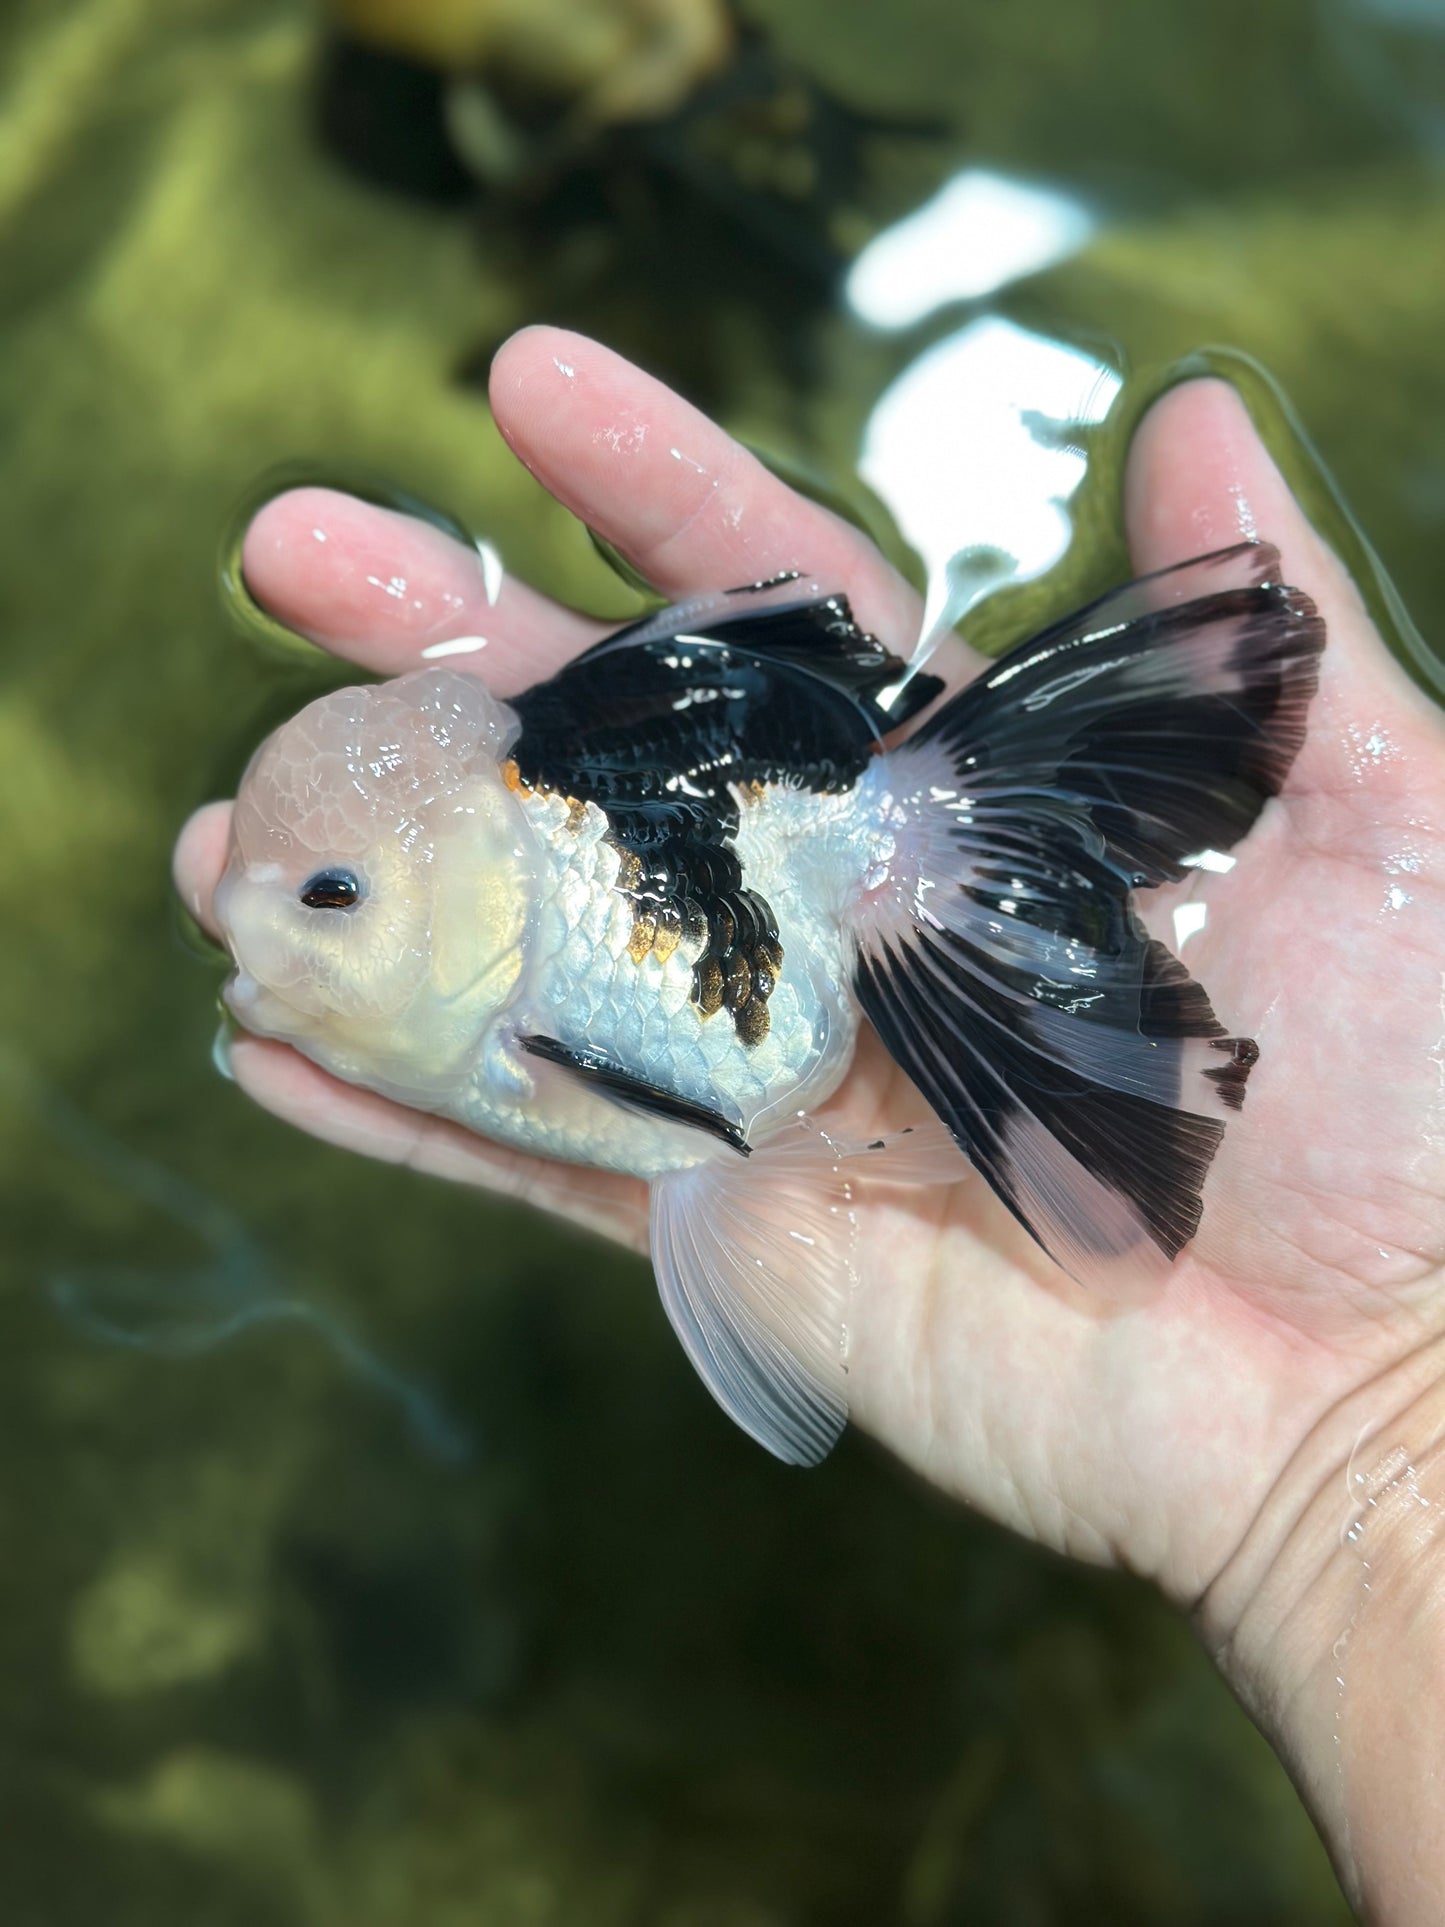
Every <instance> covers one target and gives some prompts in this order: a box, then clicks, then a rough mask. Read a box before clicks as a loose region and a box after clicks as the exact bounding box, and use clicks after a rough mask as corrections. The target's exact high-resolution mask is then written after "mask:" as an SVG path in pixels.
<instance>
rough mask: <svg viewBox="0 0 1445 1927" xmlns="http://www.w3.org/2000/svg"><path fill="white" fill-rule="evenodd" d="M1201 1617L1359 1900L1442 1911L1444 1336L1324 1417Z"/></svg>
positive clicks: (1389, 1907)
mask: <svg viewBox="0 0 1445 1927" xmlns="http://www.w3.org/2000/svg"><path fill="white" fill-rule="evenodd" d="M1197 1617H1198V1623H1199V1627H1200V1631H1201V1633H1202V1635H1203V1638H1204V1640H1205V1642H1206V1644H1207V1645H1208V1647H1209V1649H1210V1651H1211V1652H1212V1653H1213V1655H1214V1657H1215V1660H1216V1662H1217V1664H1218V1665H1219V1667H1220V1670H1221V1671H1222V1672H1223V1673H1224V1675H1225V1678H1226V1679H1227V1680H1228V1681H1229V1683H1230V1685H1231V1687H1232V1688H1233V1689H1234V1691H1235V1692H1236V1694H1237V1695H1238V1696H1239V1698H1240V1699H1241V1701H1242V1702H1243V1703H1244V1705H1245V1707H1246V1708H1247V1709H1248V1711H1249V1712H1250V1714H1251V1716H1252V1717H1253V1718H1254V1719H1255V1721H1256V1723H1257V1724H1258V1725H1259V1726H1260V1727H1261V1729H1262V1730H1263V1731H1264V1732H1265V1734H1266V1735H1267V1736H1268V1737H1269V1739H1270V1740H1271V1741H1272V1743H1273V1744H1274V1745H1275V1747H1276V1750H1277V1751H1278V1752H1279V1753H1280V1755H1281V1757H1282V1759H1283V1760H1284V1762H1285V1764H1286V1766H1287V1767H1288V1768H1289V1770H1290V1772H1291V1774H1292V1775H1293V1777H1294V1779H1295V1782H1296V1784H1297V1785H1298V1787H1299V1789H1300V1792H1301V1794H1302V1796H1303V1798H1304V1800H1305V1802H1306V1804H1307V1805H1308V1807H1309V1808H1310V1810H1311V1812H1312V1814H1313V1815H1314V1818H1315V1821H1316V1823H1317V1825H1318V1826H1319V1828H1320V1830H1321V1833H1322V1834H1323V1836H1324V1839H1325V1843H1326V1845H1327V1846H1328V1847H1329V1849H1330V1852H1331V1854H1332V1856H1333V1858H1334V1861H1335V1866H1336V1870H1337V1872H1338V1873H1339V1876H1340V1880H1341V1884H1342V1885H1343V1886H1344V1888H1345V1891H1346V1893H1347V1894H1348V1895H1349V1897H1350V1899H1351V1901H1352V1902H1353V1903H1354V1905H1355V1906H1356V1907H1357V1908H1359V1909H1360V1911H1361V1912H1362V1914H1363V1915H1364V1917H1365V1918H1366V1919H1367V1920H1371V1921H1378V1922H1383V1923H1389V1927H1414V1923H1416V1922H1419V1923H1435V1922H1438V1921H1439V1920H1441V1919H1445V1814H1442V1811H1441V1789H1445V1339H1432V1340H1430V1341H1429V1342H1428V1343H1425V1344H1422V1345H1421V1346H1420V1347H1419V1348H1418V1349H1417V1350H1415V1351H1414V1352H1412V1353H1411V1354H1410V1355H1409V1356H1408V1357H1407V1358H1405V1359H1403V1360H1401V1361H1399V1362H1397V1363H1396V1364H1394V1365H1392V1366H1391V1367H1390V1368H1389V1369H1388V1370H1386V1371H1384V1372H1382V1373H1379V1374H1377V1375H1376V1376H1374V1377H1372V1378H1371V1379H1370V1380H1369V1381H1368V1382H1367V1383H1366V1384H1364V1385H1362V1386H1361V1387H1359V1388H1358V1389H1357V1390H1356V1391H1355V1392H1353V1393H1352V1394H1351V1395H1350V1396H1349V1397H1348V1398H1347V1399H1345V1400H1343V1401H1341V1402H1340V1403H1339V1404H1338V1405H1336V1406H1334V1407H1333V1408H1332V1409H1331V1411H1330V1412H1329V1413H1328V1414H1327V1415H1326V1417H1325V1418H1323V1419H1322V1420H1321V1421H1320V1422H1319V1424H1317V1425H1316V1426H1315V1428H1314V1430H1313V1431H1312V1432H1311V1434H1310V1436H1309V1437H1308V1438H1307V1439H1306V1440H1305V1441H1304V1443H1303V1444H1302V1445H1301V1447H1300V1449H1299V1451H1298V1452H1297V1453H1296V1454H1295V1455H1294V1458H1293V1459H1292V1461H1291V1462H1290V1464H1289V1466H1288V1467H1287V1468H1286V1471H1285V1473H1284V1474H1283V1476H1282V1477H1281V1478H1280V1479H1279V1480H1278V1481H1277V1482H1276V1484H1275V1486H1274V1487H1273V1489H1272V1491H1271V1493H1270V1495H1269V1498H1268V1500H1267V1501H1266V1503H1265V1505H1264V1506H1263V1507H1261V1509H1260V1511H1259V1513H1258V1515H1257V1516H1256V1519H1255V1521H1254V1523H1253V1525H1252V1526H1251V1528H1250V1530H1249V1532H1248V1533H1247V1534H1246V1535H1245V1538H1244V1540H1243V1541H1242V1542H1241V1544H1240V1546H1239V1547H1238V1549H1237V1551H1236V1552H1235V1553H1234V1555H1233V1556H1232V1557H1231V1558H1230V1560H1229V1561H1228V1562H1227V1563H1226V1565H1225V1566H1224V1568H1223V1569H1222V1570H1221V1572H1220V1573H1219V1575H1218V1577H1217V1578H1216V1579H1215V1581H1214V1582H1213V1584H1212V1585H1211V1586H1210V1587H1209V1589H1208V1591H1207V1592H1206V1593H1205V1595H1204V1597H1203V1599H1202V1600H1201V1601H1200V1603H1199V1606H1198V1610H1197Z"/></svg>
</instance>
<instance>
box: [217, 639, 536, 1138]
mask: <svg viewBox="0 0 1445 1927" xmlns="http://www.w3.org/2000/svg"><path fill="white" fill-rule="evenodd" d="M517 733H518V726H517V721H516V718H515V716H514V715H513V713H512V711H511V710H509V709H508V708H507V707H506V705H505V704H504V703H501V702H498V701H497V700H496V698H494V697H493V696H492V695H490V694H489V692H488V691H487V690H486V688H485V687H484V686H483V685H482V683H480V682H479V681H478V680H477V679H476V678H475V677H474V676H468V675H465V674H463V673H461V672H459V671H457V670H453V669H440V668H438V669H427V670H418V671H415V672H413V673H412V674H410V675H406V676H401V677H399V678H397V679H396V680H395V681H394V682H388V683H379V684H374V685H371V686H369V687H361V688H355V689H342V690H337V691H335V692H334V693H333V694H331V695H329V696H322V697H320V698H319V699H318V700H317V701H315V702H313V703H310V704H309V705H308V706H307V707H306V708H305V709H303V710H302V711H301V712H300V714H299V715H297V716H295V717H294V718H293V719H292V720H291V721H290V722H288V723H285V724H283V726H282V727H281V728H280V729H278V730H277V731H276V732H275V733H274V734H273V735H272V736H271V737H269V738H268V739H267V741H266V742H265V743H263V744H262V746H261V748H260V749H259V750H258V751H257V753H256V755H255V756H254V758H253V759H252V761H251V765H250V767H249V769H248V770H247V772H246V775H245V777H244V778H243V780H242V783H241V787H240V792H239V794H238V796H237V799H236V807H235V812H234V815H233V818H232V828H231V845H230V853H229V859H228V862H227V866H226V871H225V874H224V876H223V878H222V880H221V883H220V885H219V886H218V888H217V891H216V917H217V921H218V922H219V924H220V927H221V931H222V934H223V936H224V938H225V941H226V943H227V945H228V947H229V948H230V951H231V954H232V956H233V957H234V959H235V964H236V969H235V973H234V975H233V976H232V977H231V978H230V980H229V981H228V983H227V985H226V989H225V997H226V1002H227V1004H228V1005H229V1007H230V1009H231V1011H232V1012H233V1013H234V1015H235V1016H236V1017H237V1018H238V1020H239V1021H240V1022H241V1023H242V1024H243V1025H244V1026H245V1027H246V1028H247V1029H248V1030H250V1031H254V1032H256V1033H257V1034H259V1035H261V1036H265V1037H276V1038H281V1039H283V1040H284V1041H285V1042H287V1043H290V1044H294V1045H295V1046H296V1047H297V1048H298V1049H299V1050H301V1051H303V1052H304V1053H305V1055H306V1056H308V1057H310V1058H312V1059H314V1060H315V1061H316V1062H317V1063H319V1064H321V1065H322V1066H323V1067H324V1068H326V1069H328V1070H330V1071H332V1072H334V1073H335V1074H336V1075H337V1076H339V1077H343V1078H346V1079H347V1080H348V1081H349V1082H351V1083H359V1084H365V1085H367V1086H368V1087H369V1088H371V1089H374V1090H379V1091H382V1092H383V1093H384V1094H386V1095H388V1096H392V1097H396V1098H398V1099H399V1100H400V1101H402V1102H404V1103H411V1104H415V1105H419V1106H422V1107H434V1106H436V1105H437V1104H439V1103H441V1102H442V1101H444V1100H445V1098H446V1097H447V1096H448V1095H449V1094H450V1093H451V1092H452V1091H454V1090H455V1089H456V1088H457V1086H458V1084H459V1082H460V1081H461V1080H462V1079H463V1078H465V1076H466V1075H467V1074H468V1072H469V1070H470V1067H471V1065H472V1064H473V1062H474V1060H475V1054H476V1049H477V1046H478V1043H479V1040H480V1039H481V1037H482V1035H483V1033H484V1032H485V1030H486V1028H487V1026H488V1025H489V1023H490V1022H491V1021H492V1019H493V1018H494V1017H495V1016H496V1014H497V1012H498V1011H499V1010H500V1009H502V1008H503V1006H504V1005H505V1004H506V1003H507V1001H508V999H509V998H510V996H511V995H512V993H513V991H514V989H515V988H516V985H517V983H518V981H519V979H520V977H521V975H522V971H523V968H524V964H525V953H526V946H527V939H528V933H529V930H530V925H531V907H532V905H533V903H534V902H535V900H536V888H535V884H536V877H537V864H538V857H539V851H538V849H537V845H536V841H535V837H534V835H533V832H532V830H531V828H530V827H529V825H528V823H527V821H526V818H525V816H524V814H523V811H522V808H521V805H520V802H519V800H518V796H517V794H516V792H515V790H514V789H512V788H511V787H509V785H508V783H507V781H506V780H505V776H504V773H503V765H504V762H505V758H506V755H507V752H508V750H509V748H510V746H511V743H512V742H513V741H514V740H515V738H516V735H517Z"/></svg>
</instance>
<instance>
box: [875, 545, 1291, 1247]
mask: <svg viewBox="0 0 1445 1927" xmlns="http://www.w3.org/2000/svg"><path fill="white" fill-rule="evenodd" d="M1278 568H1279V557H1278V554H1277V553H1276V551H1275V550H1274V549H1273V548H1271V547H1269V546H1267V545H1265V544H1262V543H1244V544H1241V545H1240V546H1238V547H1236V548H1232V549H1225V550H1221V551H1220V552H1218V553H1217V554H1214V555H1207V556H1202V557H1200V558H1198V559H1197V560H1195V561H1193V562H1187V563H1184V564H1182V565H1181V566H1180V567H1178V568H1174V569H1166V570H1162V571H1160V572H1159V573H1158V574H1156V575H1152V576H1145V577H1142V578H1141V579H1140V580H1139V581H1137V582H1132V583H1130V584H1128V585H1127V586H1126V587H1124V588H1122V589H1119V590H1117V591H1115V592H1114V593H1113V594H1111V595H1108V596H1105V597H1103V598H1102V599H1101V600H1100V601H1098V602H1095V603H1093V604H1092V605H1091V606H1090V607H1089V608H1087V609H1084V610H1082V611H1080V612H1079V613H1078V614H1076V615H1073V616H1070V617H1068V618H1066V619H1065V620H1064V621H1063V622H1060V623H1058V624H1056V625H1055V626H1054V627H1052V628H1050V629H1047V630H1045V631H1044V632H1043V633H1042V634H1041V635H1038V636H1035V637H1033V638H1031V639H1030V640H1028V641H1026V642H1023V643H1021V644H1019V645H1018V646H1017V647H1016V648H1014V649H1012V650H1010V652H1009V653H1008V654H1007V655H1006V656H1004V657H1002V658H1000V659H999V660H998V661H997V662H996V663H995V664H994V665H993V666H992V668H991V669H990V670H989V671H988V672H987V673H986V674H984V675H982V676H980V677H979V678H978V680H977V681H976V682H974V683H972V684H970V685H969V686H968V688H966V689H964V690H963V691H962V692H961V693H960V694H959V695H957V696H955V697H953V698H952V700H951V701H949V702H947V703H946V704H945V705H944V706H943V708H942V709H940V710H939V711H938V712H937V714H936V715H934V716H932V717H930V718H929V719H928V721H927V722H925V723H924V725H923V727H922V728H921V729H920V730H919V731H918V732H917V734H915V735H914V736H913V737H912V738H911V740H910V741H909V742H908V743H906V744H905V745H904V746H903V747H902V748H901V749H899V750H896V751H894V752H892V753H891V754H890V755H889V756H888V757H887V759H886V777H887V780H888V782H889V786H890V788H891V790H892V792H893V794H894V796H895V797H898V798H900V799H903V800H904V801H905V815H906V818H907V820H908V822H909V825H910V827H909V828H908V829H907V830H905V832H904V833H903V835H902V837H901V838H900V847H899V850H898V853H897V858H896V860H895V862H894V865H893V871H892V876H891V878H890V881H889V882H888V883H887V884H886V885H885V886H884V887H883V888H882V889H881V890H880V891H878V892H876V893H875V894H874V895H873V896H872V897H871V898H870V899H869V900H868V901H867V902H866V903H865V905H864V906H863V908H862V911H861V914H860V928H859V955H858V961H857V966H856V978H855V985H856V990H857V994H858V997H859V1001H860V1003H861V1004H862V1007H863V1009H864V1010H865V1011H866V1012H867V1014H868V1016H869V1018H870V1019H871V1021H872V1023H873V1025H874V1027H875V1028H876V1030H877V1031H878V1033H879V1035H880V1037H881V1038H882V1040H883V1042H884V1044H885V1045H886V1046H887V1048H888V1050H889V1051H890V1053H891V1054H892V1056H893V1057H894V1058H895V1060H896V1061H897V1062H898V1063H899V1064H900V1065H901V1066H902V1067H903V1069H904V1070H906V1071H907V1072H908V1074H909V1075H910V1076H911V1077H912V1078H913V1080H914V1082H915V1083H916V1084H917V1085H918V1087H919V1088H920V1090H921V1091H922V1092H923V1093H924V1095H925V1096H926V1097H927V1098H928V1100H929V1102H930V1103H931V1104H932V1105H933V1107H934V1108H935V1110H936V1111H937V1112H938V1114H939V1116H940V1117H941V1118H942V1119H943V1120H944V1122H945V1123H946V1124H947V1125H948V1126H949V1128H950V1129H951V1130H952V1132H953V1133H954V1135H955V1137H956V1138H957V1139H958V1141H959V1143H960V1144H961V1145H962V1146H963V1148H964V1149H965V1150H966V1151H967V1153H968V1155H969V1157H970V1158H971V1159H972V1161H973V1163H974V1165H975V1166H976V1167H977V1169H978V1170H979V1171H980V1172H981V1173H982V1175H983V1176H984V1177H985V1178H986V1179H987V1180H988V1182H989V1183H990V1184H991V1185H992V1187H993V1189H994V1190H995V1191H996V1192H997V1193H998V1195H999V1197H1000V1198H1001V1199H1002V1201H1003V1202H1004V1204H1005V1205H1006V1206H1007V1207H1008V1209H1009V1210H1010V1211H1011V1212H1012V1213H1013V1214H1014V1216H1015V1217H1016V1218H1017V1219H1018V1220H1019V1222H1020V1223H1021V1224H1023V1225H1024V1226H1025V1228H1026V1229H1027V1230H1028V1231H1030V1232H1031V1233H1032V1234H1033V1236H1034V1237H1035V1238H1036V1239H1037V1240H1038V1242H1039V1243H1040V1244H1041V1245H1042V1246H1043V1247H1044V1249H1045V1250H1046V1251H1047V1252H1048V1253H1049V1254H1050V1255H1051V1256H1052V1257H1053V1258H1055V1259H1056V1260H1057V1261H1058V1262H1059V1263H1060V1264H1061V1265H1063V1267H1064V1268H1065V1269H1066V1270H1067V1271H1070V1272H1072V1273H1073V1274H1074V1276H1075V1277H1077V1278H1080V1279H1082V1280H1085V1281H1088V1280H1090V1279H1103V1280H1107V1279H1109V1278H1110V1277H1111V1276H1112V1275H1115V1274H1116V1269H1117V1265H1118V1261H1119V1260H1120V1259H1121V1258H1122V1257H1124V1256H1125V1255H1126V1254H1131V1253H1133V1254H1135V1255H1138V1254H1139V1252H1140V1249H1141V1247H1143V1248H1144V1249H1146V1250H1147V1248H1148V1247H1147V1246H1146V1245H1145V1241H1146V1240H1147V1241H1148V1245H1149V1246H1152V1247H1154V1248H1157V1251H1158V1252H1160V1253H1162V1254H1163V1255H1164V1257H1165V1258H1170V1259H1172V1258H1173V1257H1175V1256H1176V1255H1177V1253H1178V1252H1179V1251H1180V1249H1181V1248H1182V1247H1183V1246H1184V1245H1185V1244H1186V1243H1187V1242H1188V1241H1189V1239H1190V1238H1191V1237H1193V1235H1194V1232H1195V1230H1196V1229H1197V1227H1198V1224H1199V1219H1200V1212H1201V1196H1200V1194H1201V1190H1202V1187H1203V1183H1204V1179H1205V1176H1206V1174H1207V1172H1208V1170H1209V1165H1210V1162H1211V1160H1212V1158H1213V1156H1214V1153H1215V1151H1216V1150H1217V1149H1218V1146H1219V1142H1220V1139H1221V1138H1222V1136H1223V1132H1224V1123H1223V1119H1222V1117H1221V1116H1220V1115H1219V1113H1220V1111H1221V1109H1224V1110H1227V1109H1237V1108H1238V1107H1239V1105H1240V1104H1242V1102H1243V1100H1244V1083H1245V1079H1246V1078H1247V1076H1248V1074H1249V1071H1250V1068H1251V1066H1252V1065H1253V1063H1254V1061H1255V1059H1256V1058H1257V1057H1258V1054H1259V1053H1258V1050H1257V1048H1256V1046H1255V1045H1254V1044H1253V1043H1252V1042H1251V1041H1250V1040H1249V1039H1247V1038H1237V1037H1231V1036H1228V1035H1226V1033H1225V1028H1224V1026H1223V1024H1221V1023H1220V1022H1219V1020H1218V1019H1217V1018H1216V1016H1215V1014H1214V1011H1213V1009H1212V1007H1211V1005H1210V1002H1209V999H1208V997H1207V995H1206V994H1205V992H1204V990H1203V989H1202V988H1201V987H1200V985H1199V984H1197V983H1195V982H1194V981H1193V979H1192V978H1191V977H1190V976H1189V974H1188V972H1187V971H1186V970H1185V968H1184V966H1183V965H1182V964H1181V963H1179V962H1178V960H1177V959H1176V958H1175V957H1173V956H1172V955H1171V954H1170V953H1169V951H1168V950H1166V949H1165V948H1164V946H1163V945H1162V944H1160V943H1158V942H1155V941H1154V940H1153V939H1151V938H1150V936H1149V935H1148V933H1147V932H1146V930H1145V929H1144V926H1143V924H1142V923H1141V922H1140V920H1139V917H1138V915H1137V914H1136V912H1135V909H1134V905H1133V892H1134V891H1135V890H1136V889H1143V888H1147V887H1150V886H1152V885H1156V884H1161V883H1167V882H1177V881H1179V880H1180V879H1182V878H1184V877H1185V876H1187V875H1188V874H1189V872H1190V869H1191V867H1194V865H1195V864H1197V860H1198V858H1199V857H1200V856H1201V855H1202V854H1204V853H1206V852H1209V851H1220V852H1222V851H1225V850H1227V849H1229V847H1230V846H1231V845H1232V844H1234V843H1236V842H1237V841H1238V840H1239V838H1240V837H1242V836H1243V835H1244V834H1245V832H1246V831H1247V830H1248V829H1249V828H1250V826H1251V824H1253V822H1254V821H1255V819H1256V817H1257V816H1258V815H1259V812H1260V810H1261V809H1262V808H1263V806H1264V804H1265V802H1266V801H1267V800H1268V799H1269V798H1270V797H1271V796H1273V795H1275V794H1276V792H1277V791H1278V790H1279V788H1280V786H1281V784H1282V783H1283V782H1284V779H1285V777H1286V775H1287V774H1288V772H1289V768H1290V765H1291V764H1292V763H1293V761H1294V758H1295V755H1296V753H1297V752H1298V750H1299V748H1300V745H1301V743H1302V742H1303V741H1304V734H1305V717H1306V712H1307V710H1308V707H1309V703H1310V698H1311V696H1312V695H1313V693H1314V689H1315V684H1316V679H1317V671H1318V659H1319V654H1320V651H1321V649H1322V648H1323V647H1324V640H1325V637H1324V625H1323V623H1322V622H1321V621H1320V618H1319V617H1318V615H1317V614H1316V613H1315V609H1314V605H1313V603H1312V602H1311V601H1310V600H1309V598H1308V597H1307V596H1305V595H1302V594H1301V593H1300V592H1299V591H1298V590H1296V589H1290V588H1286V587H1284V586H1283V585H1282V584H1281V583H1280V582H1279V579H1278Z"/></svg>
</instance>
